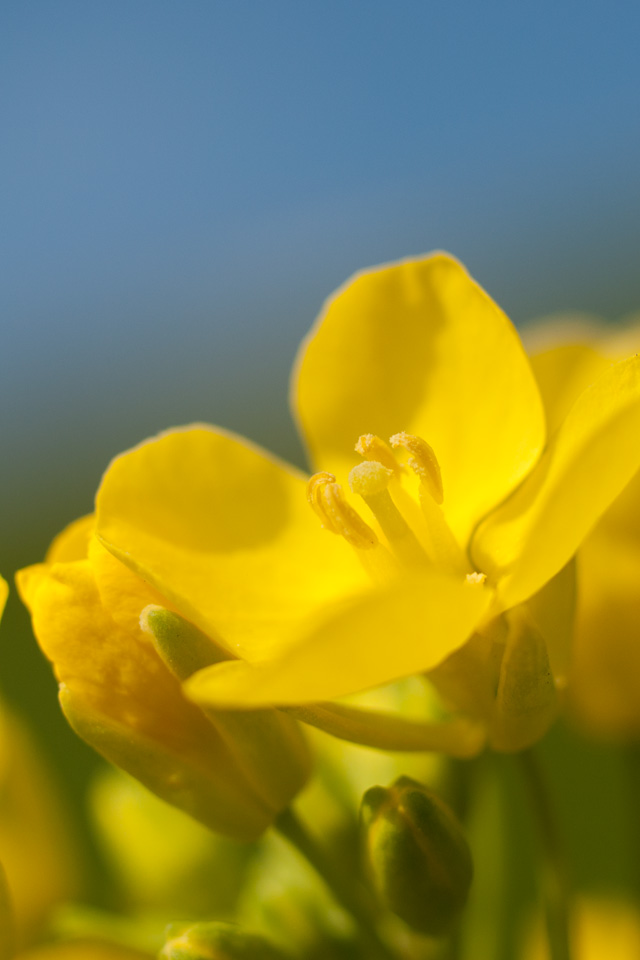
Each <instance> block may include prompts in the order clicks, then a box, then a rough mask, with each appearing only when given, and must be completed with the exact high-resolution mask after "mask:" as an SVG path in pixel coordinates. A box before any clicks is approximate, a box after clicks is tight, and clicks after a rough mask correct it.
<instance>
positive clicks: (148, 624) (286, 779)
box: [140, 605, 311, 813]
mask: <svg viewBox="0 0 640 960" xmlns="http://www.w3.org/2000/svg"><path fill="white" fill-rule="evenodd" d="M140 624H141V627H142V629H143V630H145V631H147V632H148V633H150V634H151V637H152V638H153V641H154V645H155V648H156V650H157V651H158V654H159V655H160V657H161V658H162V659H163V661H164V662H165V664H166V666H167V667H168V668H169V669H170V670H171V671H172V673H173V674H174V675H175V676H176V677H177V678H178V679H179V680H180V681H184V680H187V679H188V678H189V677H190V676H192V674H194V673H195V672H197V671H198V670H201V669H204V668H205V667H209V666H211V665H212V664H214V663H219V662H220V661H221V660H223V659H227V655H226V654H224V653H222V651H221V650H220V649H219V648H218V647H217V646H216V645H215V644H214V643H213V641H212V640H211V639H210V638H209V637H208V636H207V635H206V634H204V633H202V631H201V630H198V628H197V627H195V626H194V625H193V624H192V623H189V621H188V620H185V619H184V618H183V617H181V616H179V615H178V614H177V613H173V611H171V610H166V609H164V608H163V607H158V606H155V605H151V606H148V607H145V609H144V610H143V611H142V614H141V615H140ZM201 709H202V712H203V713H204V714H205V716H206V717H207V719H208V720H209V721H210V722H211V724H212V725H213V726H214V727H215V729H216V730H217V732H218V734H219V735H220V737H221V738H222V740H223V741H224V742H225V744H226V746H227V748H228V750H229V752H230V753H231V755H232V756H233V757H234V759H235V761H236V763H237V764H238V766H239V768H240V769H241V770H242V772H243V773H244V775H245V777H246V778H247V780H248V781H249V783H250V784H251V786H252V787H253V789H254V790H255V792H256V793H257V794H258V796H259V797H260V798H261V799H262V801H263V802H264V803H265V804H267V805H268V806H269V807H271V808H272V810H273V811H274V813H279V812H280V811H281V810H284V809H285V807H287V806H288V805H289V803H290V802H291V800H292V799H293V798H294V797H295V796H296V794H297V793H298V792H299V791H300V790H301V789H302V787H303V786H304V785H305V783H306V781H307V778H308V776H309V773H310V770H311V757H310V754H309V749H308V746H307V743H306V740H305V738H304V736H303V734H302V731H301V729H300V727H299V725H298V724H297V723H296V721H295V720H294V719H293V718H292V717H290V716H287V714H285V713H283V712H281V711H280V710H272V709H267V710H215V709H213V708H210V707H206V706H201Z"/></svg>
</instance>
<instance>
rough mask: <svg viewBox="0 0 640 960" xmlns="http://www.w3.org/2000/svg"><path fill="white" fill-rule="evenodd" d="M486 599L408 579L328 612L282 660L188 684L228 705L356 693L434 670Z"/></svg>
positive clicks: (487, 593)
mask: <svg viewBox="0 0 640 960" xmlns="http://www.w3.org/2000/svg"><path fill="white" fill-rule="evenodd" d="M491 598H492V593H491V590H488V589H486V588H484V587H481V586H477V585H471V584H466V583H464V582H462V581H460V580H458V579H455V578H453V577H445V576H440V575H437V574H431V575H429V576H422V577H420V578H417V577H416V578H411V577H407V578H406V579H403V580H402V581H399V582H397V583H395V584H392V585H390V586H389V587H388V588H387V589H385V590H380V591H379V592H378V593H376V594H373V595H370V596H365V597H362V598H359V599H358V600H357V601H355V602H351V603H347V604H343V605H341V606H340V607H339V609H337V610H336V609H334V610H332V611H328V612H326V613H325V614H324V616H323V617H322V618H319V619H318V620H317V621H316V622H315V623H313V624H309V627H308V630H307V633H306V636H305V637H303V639H302V640H301V641H300V642H299V643H298V644H296V645H295V646H293V647H291V648H290V649H289V650H288V651H287V652H285V654H283V655H282V656H281V657H279V658H277V659H275V660H272V661H269V662H265V663H255V664H248V663H243V662H241V661H235V662H228V663H221V664H216V665H214V666H212V667H209V668H207V669H206V670H202V671H200V673H197V674H195V676H194V677H193V678H192V679H191V680H190V681H188V682H187V684H186V686H185V689H186V691H187V693H188V695H189V696H191V697H192V698H193V699H195V700H197V701H199V702H202V703H206V704H211V705H220V706H222V705H225V706H229V707H240V706H243V705H246V706H254V707H255V706H259V705H265V704H275V705H281V704H299V703H313V702H317V701H323V700H331V699H333V698H334V697H341V696H344V695H346V694H349V693H356V692H358V691H360V690H364V689H367V688H369V687H374V686H377V685H379V684H382V683H386V682H389V681H391V680H396V679H398V678H399V677H403V676H408V675H409V674H413V673H418V672H421V671H425V670H429V669H431V668H432V667H434V666H435V665H436V664H437V663H439V662H440V661H441V660H442V659H443V658H444V657H446V656H447V655H448V654H449V653H451V652H452V651H453V650H455V649H456V648H457V647H459V646H460V645H461V644H462V643H464V641H465V640H466V639H467V637H468V636H469V635H470V633H471V632H472V631H473V629H474V627H475V626H476V625H477V624H478V622H479V621H480V619H481V617H482V616H483V614H484V613H485V611H486V610H487V608H488V606H489V603H490V602H491Z"/></svg>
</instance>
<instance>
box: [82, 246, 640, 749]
mask: <svg viewBox="0 0 640 960" xmlns="http://www.w3.org/2000/svg"><path fill="white" fill-rule="evenodd" d="M639 370H640V361H638V359H637V358H633V357H632V358H630V359H628V360H625V361H622V362H620V363H618V364H614V365H612V366H610V367H608V368H607V369H606V370H605V371H604V372H603V373H602V375H601V376H600V377H599V378H597V379H594V380H593V382H590V383H589V385H588V386H587V387H586V389H585V390H584V391H583V392H582V393H581V394H580V395H579V396H578V398H577V399H576V401H575V403H574V404H573V406H571V408H570V409H569V410H568V412H567V415H566V417H565V418H564V420H563V422H562V423H561V424H560V426H559V427H558V428H557V429H555V430H554V432H553V433H552V434H551V435H548V434H547V429H546V422H545V412H544V407H543V402H542V399H541V396H540V392H539V389H538V386H537V383H536V380H535V377H534V375H533V373H532V370H531V367H530V365H529V361H528V359H527V357H526V355H525V353H524V350H523V348H522V346H521V344H520V341H519V338H518V336H517V333H516V331H515V329H514V328H513V326H512V325H511V323H510V322H509V320H508V319H507V317H506V316H505V315H504V314H503V313H502V311H501V310H500V309H499V308H498V307H497V306H496V304H495V303H494V302H493V301H492V300H491V299H490V298H489V297H488V295H487V294H486V293H485V292H484V291H483V290H482V289H481V288H480V287H479V286H478V285H477V284H476V283H475V282H474V281H473V280H472V279H471V278H470V277H469V275H468V274H467V273H466V271H465V270H464V268H463V267H462V266H461V265H460V264H459V263H457V262H456V261H455V260H453V259H452V258H450V257H448V256H446V255H444V254H436V255H433V256H430V257H426V258H424V259H421V260H415V261H406V262H401V263H398V264H392V265H391V266H388V267H383V268H380V269H376V270H371V271H368V272H364V273H362V274H360V275H358V276H357V277H356V278H355V279H354V280H353V281H351V282H350V283H348V284H347V285H346V286H345V287H343V288H342V290H340V291H339V292H338V293H337V294H336V296H335V297H334V298H333V299H332V300H330V301H329V303H328V304H327V306H326V309H325V311H324V313H323V314H322V316H321V317H320V319H319V321H318V324H317V326H316V327H315V328H314V330H313V331H312V333H311V335H310V337H309V338H308V340H307V341H306V343H305V344H304V345H303V348H302V350H301V354H300V359H299V361H298V364H297V369H296V372H295V377H294V387H293V404H294V407H295V410H296V415H297V419H298V422H299V424H300V427H301V430H302V433H303V436H304V438H305V440H306V443H307V448H308V451H309V457H310V460H311V462H312V464H313V467H314V469H315V471H316V473H315V474H314V476H313V478H312V480H311V483H309V479H308V477H306V476H304V475H303V474H302V473H300V472H299V471H298V470H296V469H294V468H292V467H290V466H288V465H286V464H284V463H283V462H281V461H279V460H277V459H276V458H274V457H271V456H270V455H268V454H266V453H265V452H264V451H261V450H260V449H258V448H257V447H255V446H254V445H252V444H250V443H248V442H247V441H244V440H242V439H241V438H238V437H235V436H233V435H231V434H229V433H227V432H225V431H223V430H219V429H215V428H211V427H207V426H198V425H196V426H194V427H188V428H182V429H178V430H173V431H168V432H166V433H164V434H161V435H160V436H159V437H157V438H155V439H152V440H150V441H147V442H145V443H143V444H141V445H140V446H138V447H136V448H135V449H133V450H131V451H129V452H128V453H125V454H123V455H122V456H120V457H118V458H116V459H115V460H114V461H113V463H112V464H111V466H110V468H109V469H108V471H107V473H106V474H105V477H104V479H103V482H102V485H101V487H100V490H99V492H98V496H97V501H96V535H97V538H98V540H99V542H100V543H101V544H102V545H103V547H104V548H106V551H108V553H109V554H111V556H112V557H114V558H115V559H116V560H118V561H119V563H120V564H121V565H123V566H125V567H127V568H128V569H129V570H130V571H131V573H132V574H134V575H135V576H136V578H138V579H139V580H140V581H144V582H145V583H147V584H148V585H149V587H150V588H151V590H152V591H154V592H155V593H157V594H158V595H159V596H161V597H162V598H163V601H162V602H163V603H164V604H165V605H168V606H170V607H172V608H173V609H175V610H179V611H180V613H181V614H182V616H183V617H186V618H187V619H188V620H189V621H190V622H191V623H192V624H193V625H194V626H195V627H197V628H198V630H200V631H201V632H202V633H204V634H205V635H206V636H208V637H210V638H211V639H212V640H213V642H214V643H215V644H216V645H217V646H218V647H219V648H220V650H222V651H224V654H225V656H226V657H227V661H226V662H222V663H216V664H213V665H211V666H209V667H207V668H206V669H203V670H200V671H198V672H197V673H196V674H195V675H194V676H192V677H191V678H190V679H188V680H186V682H185V686H184V689H185V690H186V692H187V694H188V695H189V696H190V697H191V698H192V699H193V700H195V701H196V702H198V703H200V704H202V705H207V706H209V707H215V708H217V709H227V708H228V709H231V710H233V709H249V710H252V709H257V708H264V707H271V706H279V707H283V708H286V709H289V710H292V711H293V712H294V714H295V715H297V716H299V717H300V718H302V719H304V720H306V721H308V722H310V723H314V724H316V725H318V726H323V727H324V728H325V729H327V730H329V731H330V732H332V733H335V734H337V735H340V736H345V737H347V738H348V739H354V740H359V741H360V742H370V743H372V744H375V745H381V744H382V743H384V745H385V746H387V747H389V748H390V749H393V748H394V747H395V748H397V749H401V748H403V747H404V748H407V749H408V748H412V749H416V748H422V749H425V748H427V745H429V744H430V745H431V746H432V747H433V748H436V749H437V748H439V746H440V740H439V737H440V734H442V733H443V729H444V728H442V729H440V730H439V731H436V730H432V731H429V730H427V729H426V728H424V729H423V730H422V732H419V731H417V730H416V729H414V728H412V727H411V724H409V723H408V722H407V721H403V720H402V719H401V718H397V717H396V718H382V719H381V718H380V717H379V716H375V715H368V714H367V713H366V712H363V711H358V710H356V709H355V708H354V707H352V706H348V705H346V704H329V703H327V701H331V700H334V699H335V698H339V697H342V696H345V695H348V694H352V693H356V692H358V691H362V690H366V689H368V688H371V687H374V686H377V685H381V684H385V683H388V682H390V681H393V680H395V679H398V678H400V677H403V676H407V675H410V674H415V673H427V674H428V675H429V677H430V679H431V680H432V681H433V683H434V684H435V686H436V687H437V688H438V689H439V690H440V692H441V694H442V696H443V699H444V700H445V701H446V703H447V704H448V705H449V707H450V708H451V709H452V711H453V714H454V716H456V717H457V718H458V719H462V720H463V721H464V720H465V718H466V720H468V721H469V722H470V723H471V727H469V725H468V724H467V726H466V727H463V728H462V729H461V731H460V733H461V736H462V739H463V740H464V741H465V743H463V744H462V746H461V745H460V741H459V740H458V741H457V746H454V747H453V748H452V746H451V742H449V743H448V744H447V745H446V746H444V747H443V749H447V750H451V749H453V752H455V750H458V752H459V753H461V754H465V753H470V752H473V751H474V750H477V749H479V748H480V744H481V740H482V737H480V738H479V736H478V725H479V726H480V727H481V728H482V729H483V730H484V731H485V734H486V735H487V736H488V737H489V739H490V740H491V742H493V744H494V746H496V747H497V748H498V749H504V750H512V749H519V748H520V747H522V746H524V745H526V744H528V743H530V742H532V741H533V740H535V739H537V738H538V737H539V736H540V735H541V734H542V733H543V732H544V730H545V729H546V728H547V727H548V726H549V724H550V722H551V721H552V719H553V716H554V714H555V709H556V682H559V683H560V684H561V685H562V684H563V683H564V682H565V680H566V648H567V645H568V639H569V635H570V625H571V618H572V615H573V610H572V606H571V604H572V596H573V594H572V584H571V573H572V568H571V566H570V564H569V561H570V560H571V558H572V557H573V555H574V554H575V551H576V549H577V548H578V546H579V544H580V542H581V541H582V540H583V539H584V537H585V536H586V535H587V533H588V532H589V530H590V529H591V527H592V526H593V525H594V523H595V522H596V521H597V519H598V517H599V516H600V515H601V514H602V513H603V511H604V510H605V509H606V508H607V506H608V504H609V503H610V502H611V501H612V500H613V499H614V498H615V497H616V496H617V495H618V493H619V492H620V490H621V489H622V488H623V487H624V486H625V484H626V483H627V482H628V481H629V479H630V478H631V476H632V475H633V473H634V471H635V470H636V469H637V467H638V463H639V462H640V450H639V449H638V447H637V444H635V443H633V442H632V440H633V438H634V437H635V436H636V435H637V432H638V428H639V427H640V373H639ZM403 459H408V464H407V463H403V462H402V461H403ZM350 488H351V489H350ZM323 527H324V529H323ZM336 533H338V534H341V535H340V536H336V535H335V534H336ZM554 678H555V680H554ZM394 724H396V726H394ZM389 731H392V732H391V733H390V732H389ZM450 732H451V731H450V730H449V733H447V734H446V735H445V734H443V736H444V739H445V740H446V738H447V737H449V740H451V737H450ZM432 734H433V736H432V741H433V742H431V741H430V740H429V737H430V736H431V735H432ZM469 738H470V740H469ZM455 739H456V738H454V740H455ZM410 743H411V744H412V746H411V747H410V746H409V744H410ZM418 744H420V746H418Z"/></svg>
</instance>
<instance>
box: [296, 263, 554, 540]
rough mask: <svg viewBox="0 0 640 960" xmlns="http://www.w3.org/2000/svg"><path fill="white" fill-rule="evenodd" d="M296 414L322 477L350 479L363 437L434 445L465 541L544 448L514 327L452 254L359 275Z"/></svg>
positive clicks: (450, 516)
mask: <svg viewBox="0 0 640 960" xmlns="http://www.w3.org/2000/svg"><path fill="white" fill-rule="evenodd" d="M293 404H294V406H295V407H297V411H298V416H299V420H300V426H301V428H302V432H303V434H304V436H305V438H306V440H307V444H308V447H309V452H310V455H311V458H312V461H313V463H314V464H315V466H316V469H319V470H328V471H330V472H331V473H334V474H335V473H338V472H340V473H341V475H344V477H345V478H346V471H348V470H349V469H350V468H351V467H352V466H353V465H354V463H356V462H357V461H358V458H357V456H356V454H355V453H354V452H353V450H354V444H355V443H356V441H357V439H358V437H360V436H361V435H363V434H376V435H377V436H380V437H382V438H383V439H387V438H388V437H390V436H391V435H393V434H396V433H398V432H399V431H406V432H408V433H410V434H416V435H418V436H421V437H423V438H424V439H425V440H426V441H427V442H428V443H429V444H430V445H431V447H432V448H433V450H434V451H435V455H436V457H437V459H438V461H439V463H440V466H441V469H442V480H443V485H444V506H443V509H444V512H445V516H446V518H447V520H448V521H449V524H450V526H451V527H452V529H453V531H454V533H455V534H456V536H457V537H458V539H459V541H460V542H461V543H466V540H467V538H468V535H469V533H470V531H471V530H472V528H473V527H474V525H475V524H476V523H477V522H478V520H479V519H480V518H481V517H483V516H484V515H485V514H486V513H487V512H488V511H489V510H490V509H491V508H492V507H494V506H495V505H496V504H497V503H499V502H500V501H501V500H502V499H503V498H504V497H505V496H506V495H507V494H508V493H509V492H510V491H511V490H512V489H513V488H514V487H515V486H516V485H517V484H518V483H519V482H520V480H521V479H522V478H523V477H524V476H525V475H526V473H527V471H528V470H529V469H530V467H531V466H532V464H533V463H534V462H535V461H536V459H537V457H538V455H539V453H540V451H541V449H542V446H543V444H544V413H543V409H542V404H541V401H540V398H539V395H538V389H537V386H536V383H535V380H534V377H533V375H532V372H531V370H530V367H529V363H528V360H527V358H526V356H525V354H524V351H523V349H522V346H521V344H520V341H519V339H518V336H517V334H516V332H515V330H514V328H513V326H512V325H511V323H510V322H509V320H508V319H507V317H506V316H505V315H504V313H503V312H502V311H501V310H500V309H499V307H498V306H496V304H495V303H494V302H493V301H492V300H491V299H490V297H488V296H487V294H486V293H485V292H484V291H483V290H482V289H481V288H480V287H479V286H478V285H477V284H476V283H475V282H474V281H473V280H472V279H471V278H470V277H469V275H468V273H467V272H466V271H465V269H464V268H463V267H462V266H461V265H460V264H459V263H457V262H456V261H455V260H453V259H452V258H451V257H448V256H446V255H443V254H436V255H433V256H430V257H426V258H424V259H422V260H415V261H405V262H401V263H397V264H392V265H391V266H388V267H382V268H379V269H376V270H371V271H369V272H365V273H361V274H358V275H357V276H356V277H355V278H354V279H353V280H351V281H350V282H349V283H347V284H346V286H344V287H343V288H342V289H341V290H339V291H338V293H337V294H336V295H335V296H334V298H333V299H331V300H330V301H329V302H328V304H327V306H326V308H325V310H324V312H323V313H322V315H321V316H320V318H319V321H318V323H317V325H316V327H315V328H314V330H313V331H312V332H311V335H310V337H309V339H308V340H307V342H306V343H305V344H304V345H303V348H302V351H301V355H300V359H299V364H298V373H297V381H296V383H295V384H294V387H293Z"/></svg>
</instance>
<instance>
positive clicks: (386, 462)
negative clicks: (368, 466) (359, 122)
mask: <svg viewBox="0 0 640 960" xmlns="http://www.w3.org/2000/svg"><path fill="white" fill-rule="evenodd" d="M355 450H356V453H359V454H360V456H361V457H362V459H363V460H369V461H376V462H377V463H380V464H382V466H383V467H386V468H387V470H390V471H391V472H392V474H394V475H395V476H400V474H401V473H402V467H401V465H400V464H399V463H398V461H397V460H396V458H395V457H394V455H393V450H392V449H391V448H390V446H389V445H388V444H387V443H385V442H384V440H381V439H380V437H377V436H376V435H375V433H364V434H363V435H362V436H361V437H359V438H358V442H357V443H356V447H355Z"/></svg>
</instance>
